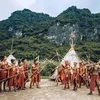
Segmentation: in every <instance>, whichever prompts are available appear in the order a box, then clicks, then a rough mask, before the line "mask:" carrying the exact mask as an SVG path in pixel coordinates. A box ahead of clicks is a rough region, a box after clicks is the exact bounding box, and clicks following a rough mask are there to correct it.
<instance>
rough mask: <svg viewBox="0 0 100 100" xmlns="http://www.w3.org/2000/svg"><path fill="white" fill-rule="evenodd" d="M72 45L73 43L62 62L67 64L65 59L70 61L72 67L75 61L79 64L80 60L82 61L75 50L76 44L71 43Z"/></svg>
mask: <svg viewBox="0 0 100 100" xmlns="http://www.w3.org/2000/svg"><path fill="white" fill-rule="evenodd" d="M70 45H71V48H70V50H69V51H68V52H67V54H66V55H65V56H64V58H63V59H62V61H61V64H62V65H65V61H68V62H69V63H70V65H71V67H74V63H75V62H76V63H77V65H78V64H79V62H81V60H80V58H79V57H78V55H77V53H76V52H75V50H74V46H75V45H73V44H70ZM78 67H79V66H78Z"/></svg>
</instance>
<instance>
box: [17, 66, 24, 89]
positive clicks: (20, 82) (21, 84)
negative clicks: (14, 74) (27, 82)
mask: <svg viewBox="0 0 100 100" xmlns="http://www.w3.org/2000/svg"><path fill="white" fill-rule="evenodd" d="M18 74H19V75H18V88H24V79H25V73H24V68H23V66H19V67H18Z"/></svg>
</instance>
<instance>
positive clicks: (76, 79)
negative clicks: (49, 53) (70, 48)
mask: <svg viewBox="0 0 100 100" xmlns="http://www.w3.org/2000/svg"><path fill="white" fill-rule="evenodd" d="M77 65H79V67H77ZM57 71H58V75H57V77H56V82H57V85H58V83H59V82H61V84H63V85H64V89H69V88H70V86H73V91H77V89H78V88H81V86H82V85H86V87H87V88H89V89H90V93H88V94H89V95H92V94H93V91H94V89H95V87H97V90H98V95H99V96H100V61H99V62H97V63H91V64H87V63H82V62H80V63H79V64H78V63H76V62H74V67H73V68H72V67H71V66H70V64H69V62H68V61H65V65H59V67H58V68H57Z"/></svg>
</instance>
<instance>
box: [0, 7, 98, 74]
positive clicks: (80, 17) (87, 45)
mask: <svg viewBox="0 0 100 100" xmlns="http://www.w3.org/2000/svg"><path fill="white" fill-rule="evenodd" d="M57 22H60V23H61V25H62V26H63V25H66V24H68V23H70V24H72V25H73V24H76V23H77V24H78V26H79V30H80V31H81V32H82V34H83V40H82V41H81V40H78V42H77V44H76V47H75V50H76V51H77V53H78V55H80V57H82V58H84V59H86V55H90V57H91V60H94V61H97V60H98V59H100V56H99V55H100V43H99V42H100V26H99V24H100V13H98V14H91V12H90V11H89V10H88V9H77V8H76V7H74V6H72V7H70V8H68V9H67V10H65V11H64V12H62V13H61V14H60V15H58V16H57V17H55V18H52V17H50V16H49V15H47V14H43V13H35V12H32V11H30V10H28V9H24V10H22V11H15V12H13V13H12V15H11V16H10V17H9V18H8V19H7V20H3V21H0V55H7V56H8V55H9V53H8V52H7V50H10V48H11V41H12V36H14V45H13V48H14V50H15V53H14V56H15V57H16V58H17V59H20V58H24V57H27V58H28V59H34V58H35V57H36V56H38V55H39V56H40V59H45V58H48V59H51V58H52V57H53V56H54V55H55V51H56V50H57V51H58V52H59V54H61V56H62V58H63V56H64V55H65V54H66V53H67V52H68V50H69V48H70V47H69V44H68V43H67V44H63V45H62V46H59V45H57V44H54V43H51V42H50V41H49V40H46V39H44V36H45V34H47V31H48V29H49V27H50V26H52V25H53V24H55V23H57ZM10 28H11V30H10ZM94 28H97V29H98V31H97V33H96V35H93V36H94V38H93V40H90V39H89V38H88V37H91V33H93V34H94ZM85 30H87V31H85ZM17 33H18V34H17ZM19 33H22V34H19ZM16 34H17V35H16ZM59 34H60V33H59ZM80 34H81V33H80ZM62 39H63V38H62ZM55 60H57V59H55ZM46 70H47V69H46ZM47 74H48V73H47Z"/></svg>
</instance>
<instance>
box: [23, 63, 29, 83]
mask: <svg viewBox="0 0 100 100" xmlns="http://www.w3.org/2000/svg"><path fill="white" fill-rule="evenodd" d="M23 67H24V72H25V82H27V81H28V70H27V67H28V65H27V64H26V63H23Z"/></svg>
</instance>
